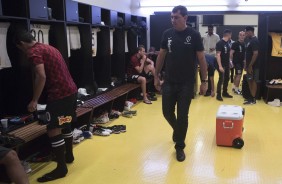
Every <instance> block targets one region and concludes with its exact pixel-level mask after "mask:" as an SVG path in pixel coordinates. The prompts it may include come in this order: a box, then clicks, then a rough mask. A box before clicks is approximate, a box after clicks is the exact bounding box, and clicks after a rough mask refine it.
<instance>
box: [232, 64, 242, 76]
mask: <svg viewBox="0 0 282 184" xmlns="http://www.w3.org/2000/svg"><path fill="white" fill-rule="evenodd" d="M234 68H235V74H236V75H242V74H243V70H244V63H243V62H238V63H234Z"/></svg>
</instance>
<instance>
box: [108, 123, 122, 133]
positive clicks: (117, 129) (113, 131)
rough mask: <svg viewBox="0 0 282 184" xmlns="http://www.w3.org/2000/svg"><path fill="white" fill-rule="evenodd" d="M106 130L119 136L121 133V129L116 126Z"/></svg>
mask: <svg viewBox="0 0 282 184" xmlns="http://www.w3.org/2000/svg"><path fill="white" fill-rule="evenodd" d="M108 128H109V129H110V130H111V131H112V133H113V134H119V133H120V132H121V127H120V126H118V125H114V126H111V127H108Z"/></svg>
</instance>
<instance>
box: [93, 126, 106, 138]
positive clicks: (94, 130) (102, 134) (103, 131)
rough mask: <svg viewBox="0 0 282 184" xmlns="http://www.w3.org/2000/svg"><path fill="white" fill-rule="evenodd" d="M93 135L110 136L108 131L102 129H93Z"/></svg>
mask: <svg viewBox="0 0 282 184" xmlns="http://www.w3.org/2000/svg"><path fill="white" fill-rule="evenodd" d="M93 135H99V136H109V135H110V133H109V132H108V131H105V130H103V129H101V128H93Z"/></svg>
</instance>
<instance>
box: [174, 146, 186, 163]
mask: <svg viewBox="0 0 282 184" xmlns="http://www.w3.org/2000/svg"><path fill="white" fill-rule="evenodd" d="M185 158H186V156H185V153H184V150H183V149H176V159H177V161H178V162H183V161H184V160H185Z"/></svg>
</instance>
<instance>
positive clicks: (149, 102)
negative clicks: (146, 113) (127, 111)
mask: <svg viewBox="0 0 282 184" xmlns="http://www.w3.org/2000/svg"><path fill="white" fill-rule="evenodd" d="M143 102H144V103H145V104H152V102H151V101H150V100H148V99H147V100H143Z"/></svg>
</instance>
